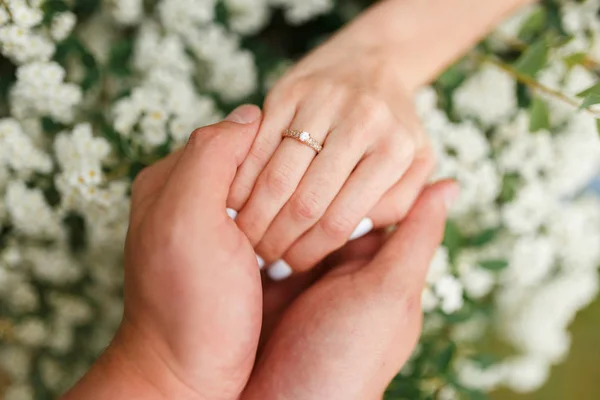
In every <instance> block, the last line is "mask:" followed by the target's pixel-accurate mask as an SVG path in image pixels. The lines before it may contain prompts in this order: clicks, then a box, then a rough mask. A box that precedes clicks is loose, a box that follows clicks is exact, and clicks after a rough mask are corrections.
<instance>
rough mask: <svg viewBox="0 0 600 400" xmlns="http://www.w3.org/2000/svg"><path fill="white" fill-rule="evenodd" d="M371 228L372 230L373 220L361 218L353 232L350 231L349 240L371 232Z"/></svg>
mask: <svg viewBox="0 0 600 400" xmlns="http://www.w3.org/2000/svg"><path fill="white" fill-rule="evenodd" d="M372 230H373V221H372V220H371V218H363V220H362V221H360V224H358V226H357V227H356V229H354V232H352V235H350V239H349V240H355V239H358V238H361V237H363V236H365V235H366V234H367V233H369V232H371V231H372Z"/></svg>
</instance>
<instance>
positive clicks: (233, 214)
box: [226, 208, 238, 221]
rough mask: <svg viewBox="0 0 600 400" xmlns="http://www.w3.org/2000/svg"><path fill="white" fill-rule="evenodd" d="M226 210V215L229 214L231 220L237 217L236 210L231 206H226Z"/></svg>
mask: <svg viewBox="0 0 600 400" xmlns="http://www.w3.org/2000/svg"><path fill="white" fill-rule="evenodd" d="M226 211H227V215H229V218H231V219H232V220H234V221H235V219H236V218H237V215H238V212H237V211H235V210H234V209H233V208H228V209H227V210H226Z"/></svg>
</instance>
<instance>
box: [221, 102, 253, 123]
mask: <svg viewBox="0 0 600 400" xmlns="http://www.w3.org/2000/svg"><path fill="white" fill-rule="evenodd" d="M259 116H260V109H259V108H258V107H256V106H253V105H250V104H245V105H243V106H239V107H238V108H236V109H235V110H233V111H232V112H231V114H229V115H228V116H227V118H225V121H230V122H236V123H238V124H249V123H251V122H254V121H256V120H257V119H258V117H259Z"/></svg>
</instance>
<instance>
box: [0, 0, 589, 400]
mask: <svg viewBox="0 0 600 400" xmlns="http://www.w3.org/2000/svg"><path fill="white" fill-rule="evenodd" d="M359 3H360V2H358V1H356V4H353V3H352V2H340V4H339V5H338V4H334V2H333V0H154V1H142V0H102V1H101V0H0V52H1V57H0V197H1V198H2V199H3V201H1V202H0V304H1V306H0V395H3V396H4V397H3V398H5V399H7V400H17V399H19V400H20V399H32V398H52V397H53V396H55V395H56V394H57V393H60V392H61V391H63V390H64V389H65V388H66V387H68V386H69V385H71V384H72V383H73V382H74V381H75V380H76V379H77V378H78V377H79V376H81V375H82V374H83V372H84V371H85V370H86V368H87V367H88V366H89V364H90V363H91V362H92V361H93V360H94V358H95V357H96V356H97V355H98V354H99V353H100V352H101V351H102V350H103V349H104V347H105V346H106V345H107V344H108V343H109V341H110V339H111V338H112V335H113V333H114V331H115V329H116V327H117V326H118V324H119V322H120V318H121V313H122V299H121V285H122V273H121V265H122V259H121V258H122V246H123V241H124V235H125V232H126V229H127V221H128V220H127V218H128V203H129V199H128V194H129V186H130V183H131V179H132V178H133V177H134V176H135V174H136V173H137V172H139V170H140V169H141V168H143V167H144V166H146V165H148V164H150V163H152V162H153V161H155V160H157V159H159V158H160V157H162V156H164V155H165V154H168V153H169V152H170V151H172V150H173V149H174V148H177V147H179V146H181V145H182V144H183V143H185V141H186V139H187V137H188V135H189V134H190V132H191V131H192V130H193V129H194V128H196V127H198V126H202V125H206V124H210V123H212V122H215V121H217V120H219V119H220V118H221V117H222V116H223V115H225V113H226V112H227V111H229V110H231V109H232V108H233V107H234V106H235V105H237V104H239V103H240V102H244V101H248V102H255V103H260V102H261V101H262V98H263V96H264V95H265V93H266V92H267V91H268V88H269V87H270V86H271V85H272V83H273V82H274V81H275V80H276V79H277V77H278V76H280V75H281V73H282V72H283V71H284V70H285V68H286V66H288V65H290V63H291V62H292V60H294V59H295V58H296V57H297V56H299V55H301V54H302V53H304V52H305V51H306V50H308V49H309V48H310V46H311V45H314V44H315V43H316V42H317V41H318V40H321V39H322V38H323V37H324V36H325V35H327V34H328V33H330V32H331V31H333V30H335V29H336V28H337V27H339V26H340V25H341V23H343V21H345V20H346V19H348V18H350V17H352V16H353V15H354V14H355V13H356V12H358V11H359V10H360V9H361V6H363V5H364V4H362V5H361V4H359ZM599 12H600V1H599V0H583V1H567V0H564V1H561V0H547V1H544V2H543V3H541V4H539V5H534V6H530V7H528V8H526V9H525V10H522V12H520V13H519V14H518V15H516V16H514V17H513V18H511V19H510V20H508V21H507V22H505V23H504V24H503V25H502V26H501V27H499V28H498V29H497V31H496V32H494V33H493V34H492V35H491V36H490V37H489V38H488V39H486V40H485V41H484V42H482V43H481V44H480V45H479V46H478V48H477V49H475V50H474V51H473V52H472V53H471V54H469V55H467V56H466V57H465V58H464V59H462V60H461V61H460V62H458V63H457V64H456V65H454V66H452V67H451V68H449V69H448V70H447V71H446V72H445V73H444V74H443V75H442V76H441V77H440V78H439V80H438V81H437V82H435V83H434V84H433V85H432V86H431V87H429V88H425V89H423V90H422V92H421V93H420V94H419V95H418V96H417V98H416V104H417V108H418V110H419V112H420V114H421V116H422V118H423V123H424V125H425V126H426V128H427V130H428V132H429V133H430V134H431V138H432V143H433V147H434V149H435V151H436V153H437V157H438V160H439V170H438V175H437V176H438V177H454V178H456V179H457V180H458V181H459V182H460V184H461V186H462V197H461V199H460V200H459V202H458V204H457V205H456V207H455V208H454V210H453V212H452V218H451V221H450V222H449V223H448V225H447V232H446V239H445V242H444V245H443V246H442V247H440V249H439V250H438V252H437V255H436V257H435V259H434V261H433V264H432V266H431V270H430V274H429V277H428V285H427V288H426V289H425V291H424V293H423V308H424V311H425V312H426V317H425V325H424V333H423V336H422V339H421V343H420V344H419V346H418V347H417V349H416V351H415V354H414V356H413V358H412V359H411V361H410V362H409V363H408V364H407V365H406V367H405V368H404V369H403V370H402V371H401V373H400V374H399V375H398V377H397V378H396V379H395V380H394V382H393V383H392V385H391V386H390V389H389V391H388V395H389V398H391V399H393V398H410V399H417V398H428V399H430V398H437V399H454V398H462V397H464V398H482V397H484V394H485V393H487V392H490V391H492V390H494V389H495V388H497V387H499V386H507V387H509V388H511V389H513V390H516V391H532V390H535V389H537V388H539V387H540V386H541V385H542V384H543V383H544V382H545V381H546V379H547V377H548V373H549V369H550V367H551V366H552V365H554V364H556V363H558V362H560V361H561V359H563V358H564V357H565V355H566V354H567V352H568V350H569V346H570V336H569V333H568V331H567V328H568V326H569V324H570V322H571V321H572V319H573V318H574V317H575V315H576V312H577V311H578V310H580V309H581V308H583V307H584V306H585V305H586V304H588V303H589V302H590V301H591V300H592V299H593V298H594V297H595V296H596V294H597V291H598V279H597V267H598V265H599V264H600V201H599V200H598V199H596V198H593V197H591V196H586V195H582V192H583V191H584V188H585V187H586V185H587V183H588V182H589V181H590V180H591V179H592V178H593V177H594V175H595V174H596V173H597V171H598V170H599V168H600V141H599V140H598V137H597V136H596V130H597V129H598V126H597V125H598V120H597V119H598V118H599V117H600V110H599V109H598V106H597V104H598V103H600V84H598V74H599V73H600V19H598V13H599ZM296 26H298V27H296ZM298 32H301V34H299V33H298ZM299 36H301V37H302V38H303V39H302V40H299ZM291 39H294V40H291ZM425 51H426V50H425Z"/></svg>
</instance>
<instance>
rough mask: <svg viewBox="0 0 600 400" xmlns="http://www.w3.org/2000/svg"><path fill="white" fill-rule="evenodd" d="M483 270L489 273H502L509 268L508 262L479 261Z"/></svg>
mask: <svg viewBox="0 0 600 400" xmlns="http://www.w3.org/2000/svg"><path fill="white" fill-rule="evenodd" d="M479 265H480V266H481V268H485V269H487V270H489V271H502V270H503V269H505V268H506V267H508V261H506V260H485V261H479Z"/></svg>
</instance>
